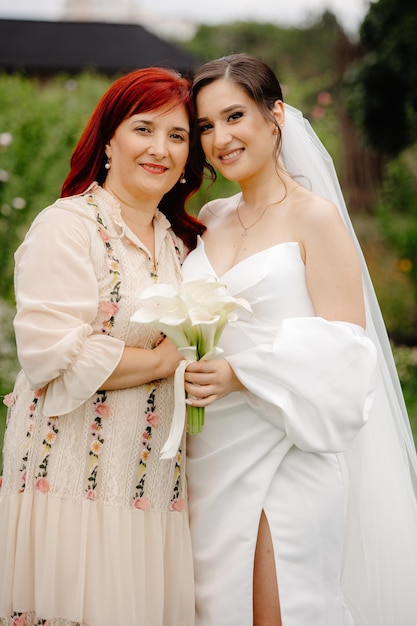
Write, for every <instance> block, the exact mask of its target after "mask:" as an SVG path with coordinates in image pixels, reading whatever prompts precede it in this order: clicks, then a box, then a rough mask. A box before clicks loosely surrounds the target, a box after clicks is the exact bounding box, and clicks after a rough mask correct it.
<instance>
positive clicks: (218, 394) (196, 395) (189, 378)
mask: <svg viewBox="0 0 417 626" xmlns="http://www.w3.org/2000/svg"><path fill="white" fill-rule="evenodd" d="M184 380H185V391H186V392H187V394H188V396H189V397H188V398H187V401H186V402H187V403H188V404H192V405H193V406H208V405H209V404H211V403H212V402H214V401H215V400H218V399H219V398H223V396H226V395H227V394H229V393H232V392H233V391H242V390H243V389H245V387H244V386H243V385H242V383H241V382H240V380H239V379H238V378H237V376H236V375H235V373H234V371H233V369H232V368H231V366H230V365H229V363H228V362H227V361H226V359H207V361H195V362H193V363H190V365H188V366H187V369H186V370H185V377H184Z"/></svg>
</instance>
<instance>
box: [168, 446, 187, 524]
mask: <svg viewBox="0 0 417 626" xmlns="http://www.w3.org/2000/svg"><path fill="white" fill-rule="evenodd" d="M174 477H175V484H174V495H173V497H172V500H171V503H170V505H169V508H170V510H171V511H178V512H180V511H183V510H184V508H185V500H184V499H183V498H180V487H181V448H179V450H178V452H177V456H176V457H175V469H174Z"/></svg>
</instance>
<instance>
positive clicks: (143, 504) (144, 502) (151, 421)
mask: <svg viewBox="0 0 417 626" xmlns="http://www.w3.org/2000/svg"><path fill="white" fill-rule="evenodd" d="M149 389H150V391H149V396H148V399H147V401H146V403H147V408H146V411H145V420H146V423H147V426H146V428H145V431H144V432H143V433H142V452H141V455H140V460H139V470H138V478H139V482H138V484H137V485H136V487H135V489H136V492H135V495H134V496H133V508H135V509H142V510H147V509H149V508H150V507H151V503H150V502H149V500H148V498H146V497H145V496H144V493H145V478H146V466H147V462H148V459H149V455H150V453H151V450H152V446H151V441H152V428H158V427H159V425H160V417H159V414H158V413H157V411H156V406H155V392H156V386H155V383H150V384H149Z"/></svg>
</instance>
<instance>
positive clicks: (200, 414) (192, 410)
mask: <svg viewBox="0 0 417 626" xmlns="http://www.w3.org/2000/svg"><path fill="white" fill-rule="evenodd" d="M204 408H205V407H203V406H190V405H187V433H189V434H190V435H195V434H197V433H200V432H201V431H202V430H203V425H204Z"/></svg>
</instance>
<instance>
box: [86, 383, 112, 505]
mask: <svg viewBox="0 0 417 626" xmlns="http://www.w3.org/2000/svg"><path fill="white" fill-rule="evenodd" d="M106 400H107V393H106V392H105V391H97V396H96V399H95V400H94V412H95V414H96V416H95V418H94V422H93V423H92V424H91V426H90V435H91V444H90V451H89V453H88V454H89V456H90V458H91V461H90V467H89V470H90V473H89V476H88V479H87V481H88V483H89V484H88V487H87V488H86V490H85V491H86V497H87V498H88V499H89V500H95V499H96V488H97V472H98V461H99V457H100V454H101V452H102V450H103V445H104V437H103V435H102V430H103V419H107V418H108V417H109V416H110V406H109V405H108V404H106Z"/></svg>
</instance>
